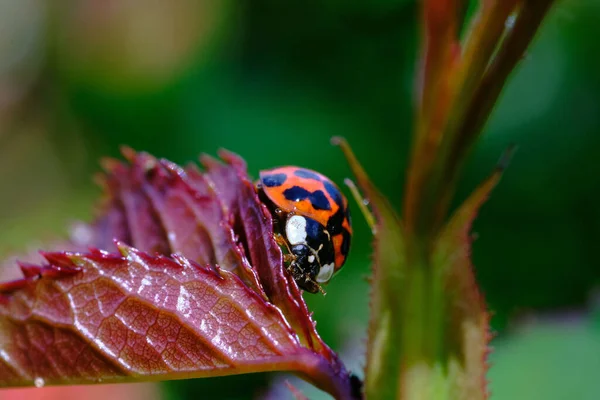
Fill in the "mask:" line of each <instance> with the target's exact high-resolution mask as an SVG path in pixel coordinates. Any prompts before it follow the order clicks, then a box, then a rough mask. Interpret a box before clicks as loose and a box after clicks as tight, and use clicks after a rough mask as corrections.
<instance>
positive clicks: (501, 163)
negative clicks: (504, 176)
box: [496, 143, 518, 172]
mask: <svg viewBox="0 0 600 400" xmlns="http://www.w3.org/2000/svg"><path fill="white" fill-rule="evenodd" d="M517 150H518V146H517V144H516V143H511V144H510V145H508V147H507V148H506V150H504V152H503V153H502V155H501V156H500V159H499V160H498V163H497V164H496V171H498V172H503V171H504V170H506V168H508V165H509V164H510V162H511V160H512V158H513V156H514V155H515V153H516V152H517Z"/></svg>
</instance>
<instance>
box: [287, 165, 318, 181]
mask: <svg viewBox="0 0 600 400" xmlns="http://www.w3.org/2000/svg"><path fill="white" fill-rule="evenodd" d="M294 175H296V176H298V177H300V178H306V179H314V180H315V181H321V177H320V176H319V175H317V174H315V173H314V172H312V171H309V170H307V169H302V168H298V169H297V170H295V171H294Z"/></svg>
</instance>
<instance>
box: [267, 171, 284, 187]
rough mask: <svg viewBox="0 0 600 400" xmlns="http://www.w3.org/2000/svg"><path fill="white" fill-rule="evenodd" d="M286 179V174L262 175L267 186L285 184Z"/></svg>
mask: <svg viewBox="0 0 600 400" xmlns="http://www.w3.org/2000/svg"><path fill="white" fill-rule="evenodd" d="M286 179H287V175H286V174H270V175H265V176H263V177H262V183H263V185H265V186H266V187H276V186H281V185H283V183H284V182H285V180H286Z"/></svg>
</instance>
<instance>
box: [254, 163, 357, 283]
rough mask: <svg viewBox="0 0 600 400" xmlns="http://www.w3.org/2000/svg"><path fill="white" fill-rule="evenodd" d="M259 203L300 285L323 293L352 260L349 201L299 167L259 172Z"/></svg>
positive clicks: (320, 177) (328, 182)
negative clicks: (264, 209) (260, 202)
mask: <svg viewBox="0 0 600 400" xmlns="http://www.w3.org/2000/svg"><path fill="white" fill-rule="evenodd" d="M256 187H257V191H258V195H259V198H260V200H261V201H262V202H263V203H264V204H265V205H266V206H267V208H268V209H269V211H270V212H271V215H272V217H273V227H274V232H275V240H276V241H277V243H278V244H279V245H280V246H281V247H282V248H283V250H284V251H285V254H284V261H285V262H286V264H287V270H288V271H289V272H290V273H291V274H292V276H293V278H294V280H295V281H296V283H297V284H298V286H299V287H300V288H302V289H304V290H306V291H308V292H310V293H317V292H319V291H320V292H321V293H323V294H325V292H324V290H323V289H322V288H321V285H322V284H326V283H328V282H329V281H330V280H331V278H332V277H333V275H334V273H336V272H338V271H339V270H340V269H341V268H342V266H343V265H344V262H345V261H346V257H347V255H348V250H349V249H350V238H351V236H352V227H351V221H350V213H349V210H348V201H347V200H346V197H344V195H343V194H342V192H341V191H340V189H339V188H338V187H337V186H336V185H335V184H334V183H333V182H332V181H331V180H330V179H329V178H327V177H326V176H324V175H321V174H320V173H318V172H315V171H312V170H309V169H305V168H299V167H292V166H286V167H279V168H274V169H269V170H263V171H260V179H259V181H258V182H257V184H256Z"/></svg>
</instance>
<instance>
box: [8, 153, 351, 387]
mask: <svg viewBox="0 0 600 400" xmlns="http://www.w3.org/2000/svg"><path fill="white" fill-rule="evenodd" d="M124 154H125V156H126V158H127V159H128V161H129V163H130V164H126V163H122V162H119V161H114V160H109V161H106V162H105V163H104V166H105V169H106V171H107V174H106V176H103V177H101V182H102V184H103V185H104V187H105V188H106V197H105V199H104V202H103V204H102V206H101V208H100V213H99V217H98V219H97V220H96V222H95V223H94V224H92V225H91V226H90V227H88V228H87V229H88V230H89V232H87V234H86V235H80V236H81V237H78V238H77V240H76V242H77V246H75V248H80V247H81V246H82V245H83V246H89V247H90V248H91V250H90V251H89V252H79V253H66V252H57V253H43V255H44V257H45V260H46V263H45V264H44V265H42V266H40V265H38V264H35V263H34V264H22V265H21V268H22V271H23V274H24V276H25V277H24V278H23V279H20V280H17V281H13V282H7V283H4V284H0V294H2V295H3V296H4V297H3V299H4V302H3V304H2V305H0V359H1V360H0V385H3V386H7V385H32V384H33V383H34V380H35V379H36V378H40V379H43V380H44V382H45V383H70V384H73V383H77V382H88V383H89V382H98V381H123V380H128V381H131V380H159V379H175V378H184V377H203V376H217V375H223V374H239V373H246V372H256V371H271V370H289V371H294V372H295V373H297V374H299V375H301V376H303V377H305V378H306V379H308V380H310V381H311V382H313V383H314V384H316V385H317V386H318V387H320V388H322V389H324V390H327V391H328V392H330V393H332V394H334V395H335V396H337V397H339V398H352V395H351V390H352V389H351V383H350V382H351V381H350V377H349V374H348V373H347V372H346V370H345V368H344V366H343V365H342V364H341V362H340V361H339V359H338V357H337V355H336V354H335V353H334V352H333V351H331V349H329V347H327V345H326V344H324V343H323V342H322V340H321V339H320V337H319V335H318V334H317V332H316V329H315V324H314V322H313V321H312V319H311V317H310V314H309V311H308V309H307V307H306V304H305V302H304V300H303V298H302V295H301V292H300V290H299V289H298V287H297V285H296V283H295V281H294V280H293V279H292V278H291V277H290V276H289V275H288V274H287V272H286V271H285V269H284V266H283V261H282V253H281V250H280V248H279V247H278V246H277V244H276V242H275V240H274V238H273V226H272V221H271V217H270V215H269V213H268V210H267V209H266V207H265V206H264V205H263V204H262V203H261V202H260V201H259V199H258V196H257V193H256V190H255V188H254V185H253V184H252V182H251V181H250V180H249V178H248V176H247V172H246V167H245V164H244V162H243V161H242V160H241V159H240V158H239V157H237V156H236V155H234V154H232V153H228V152H222V154H221V156H222V158H223V160H224V161H225V162H226V163H221V162H219V161H217V160H214V159H212V158H210V157H207V156H204V157H202V158H201V160H202V163H203V165H204V167H205V168H206V172H201V171H200V170H199V169H198V168H197V167H195V166H189V167H187V168H185V169H183V168H181V167H179V166H177V165H175V164H173V163H170V162H168V161H165V160H157V159H155V158H154V157H152V156H150V155H148V154H145V153H135V152H134V151H133V150H130V149H125V150H124ZM113 240H118V241H119V247H118V248H119V250H120V253H118V254H112V253H109V252H106V251H105V250H108V249H110V248H112V247H113V243H112V241H113ZM125 243H126V244H127V245H126V244H125ZM129 246H132V247H129ZM97 248H99V249H103V250H96V249H97Z"/></svg>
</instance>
